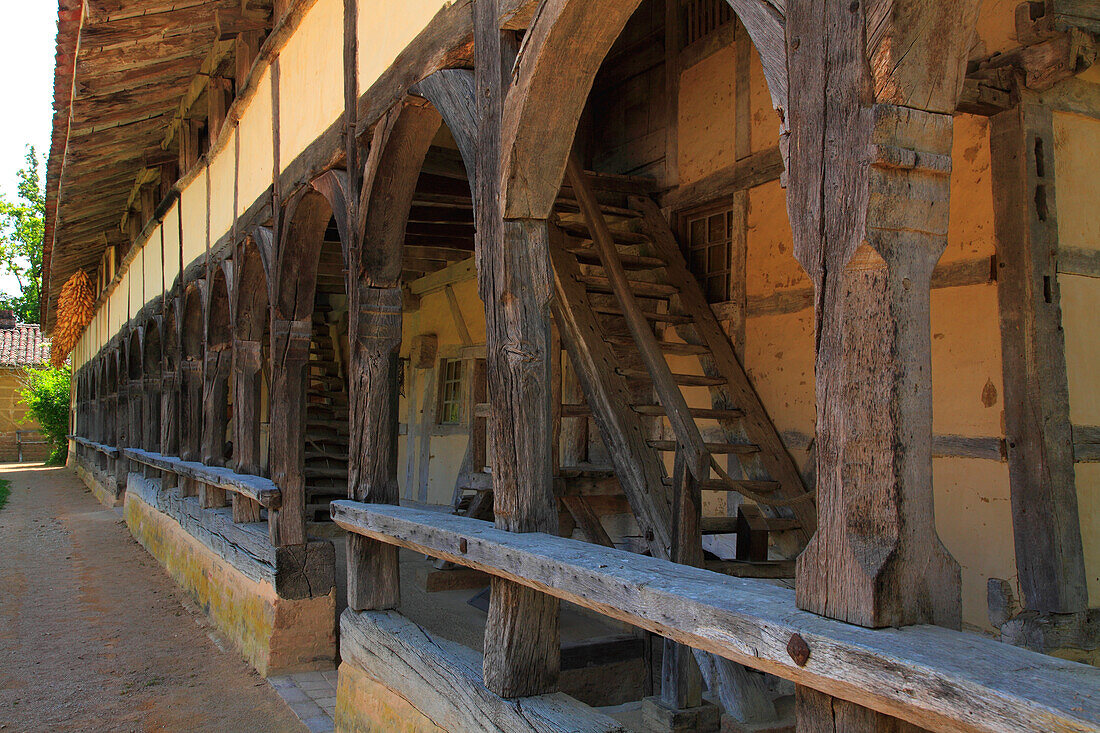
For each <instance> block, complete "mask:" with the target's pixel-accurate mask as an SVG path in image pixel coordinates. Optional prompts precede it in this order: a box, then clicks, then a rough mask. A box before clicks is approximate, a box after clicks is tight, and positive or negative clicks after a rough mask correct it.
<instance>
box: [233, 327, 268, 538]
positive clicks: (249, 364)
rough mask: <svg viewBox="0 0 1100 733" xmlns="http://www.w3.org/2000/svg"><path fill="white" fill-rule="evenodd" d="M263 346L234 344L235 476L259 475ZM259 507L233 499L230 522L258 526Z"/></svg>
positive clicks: (237, 342) (248, 500)
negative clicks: (238, 474)
mask: <svg viewBox="0 0 1100 733" xmlns="http://www.w3.org/2000/svg"><path fill="white" fill-rule="evenodd" d="M263 358H264V350H263V344H262V343H261V342H259V341H244V340H241V339H236V340H234V342H233V375H234V380H233V411H234V414H233V456H234V459H235V461H234V462H235V468H236V471H237V473H241V474H246V475H250V476H259V475H260V455H261V451H260V407H261V405H260V400H261V395H260V388H261V383H262V381H263ZM260 519H261V515H260V505H259V503H257V502H255V501H253V500H252V499H249V498H248V497H245V496H241V495H240V494H234V495H233V521H234V522H259V521H260Z"/></svg>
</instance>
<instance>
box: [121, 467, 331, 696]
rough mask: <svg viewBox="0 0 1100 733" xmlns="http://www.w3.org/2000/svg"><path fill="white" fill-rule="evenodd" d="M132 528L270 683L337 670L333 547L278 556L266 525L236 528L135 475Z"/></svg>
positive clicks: (128, 509) (128, 510)
mask: <svg viewBox="0 0 1100 733" xmlns="http://www.w3.org/2000/svg"><path fill="white" fill-rule="evenodd" d="M127 483H128V485H129V486H128V491H127V492H126V496H125V516H126V524H127V526H129V528H130V532H131V533H132V534H133V535H134V538H135V539H137V541H138V542H140V543H141V544H142V546H144V547H145V549H146V550H148V551H149V553H150V554H151V555H153V557H155V558H156V559H157V561H158V562H159V563H160V564H161V565H163V566H164V568H165V570H167V571H168V574H169V575H170V576H171V577H172V578H173V579H174V580H175V581H176V582H177V583H178V584H179V585H180V586H181V587H182V588H183V589H184V590H186V591H187V593H188V594H189V595H190V596H191V598H192V599H194V601H195V602H196V603H197V604H198V605H199V606H200V607H201V608H202V609H203V610H204V611H205V612H206V615H207V616H208V617H209V618H210V620H211V621H212V622H213V623H214V624H215V625H216V626H217V627H218V629H219V630H221V632H222V633H223V634H225V636H226V637H228V638H229V639H230V641H231V642H232V643H233V644H234V645H235V646H236V647H237V649H238V650H239V651H240V653H241V654H242V655H243V656H244V657H245V659H246V660H247V661H248V662H249V664H251V665H252V666H253V667H255V668H256V670H257V671H258V672H259V673H260V674H262V675H264V676H267V675H274V674H286V673H290V672H300V671H307V670H314V669H331V668H332V666H333V664H334V660H335V657H336V634H335V631H336V628H335V625H336V589H335V583H334V578H335V576H334V572H335V554H334V550H333V546H332V543H330V542H312V543H310V544H309V546H308V547H305V548H274V547H271V546H270V544H267V545H266V547H265V543H266V536H265V534H264V533H265V531H266V525H264V524H261V525H257V526H253V525H234V524H233V523H232V519H231V517H228V516H226V515H227V514H228V513H229V510H227V509H221V510H218V509H205V510H203V509H199V508H198V501H197V499H195V498H194V497H187V498H183V497H180V496H179V495H178V490H177V489H169V490H167V491H161V490H160V482H159V481H157V480H151V479H145V478H143V477H141V476H140V475H139V474H130V477H129V479H128V482H127Z"/></svg>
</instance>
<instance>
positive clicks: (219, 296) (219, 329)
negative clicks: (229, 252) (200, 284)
mask: <svg viewBox="0 0 1100 733" xmlns="http://www.w3.org/2000/svg"><path fill="white" fill-rule="evenodd" d="M232 266H233V263H232V262H231V261H229V260H226V261H224V262H222V263H220V264H218V265H214V266H213V267H212V268H211V273H210V285H209V287H208V288H207V289H206V346H207V349H212V348H224V347H228V346H229V345H230V344H231V343H232V342H233V312H232V308H231V307H230V303H231V301H230V298H229V293H230V288H231V287H232V282H231V281H232V278H233V270H232Z"/></svg>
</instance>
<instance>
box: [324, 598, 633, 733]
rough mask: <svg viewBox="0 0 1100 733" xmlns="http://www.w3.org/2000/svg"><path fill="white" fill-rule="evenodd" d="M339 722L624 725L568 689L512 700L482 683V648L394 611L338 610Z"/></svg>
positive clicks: (406, 730) (417, 730)
mask: <svg viewBox="0 0 1100 733" xmlns="http://www.w3.org/2000/svg"><path fill="white" fill-rule="evenodd" d="M340 658H341V664H340V681H339V684H338V687H337V693H336V730H337V731H343V732H346V733H351V732H353V731H354V732H356V733H366V732H368V731H369V732H371V733H374V732H375V731H377V732H378V733H382V732H383V731H386V732H387V733H389V732H390V731H401V733H436V732H437V731H451V732H452V733H464V732H465V731H469V730H480V731H494V732H499V733H511V731H518V730H532V731H533V730H538V731H542V732H543V733H556V732H557V731H561V733H567V732H568V733H624V732H625V729H624V728H623V727H622V725H621V724H620V723H618V722H617V721H616V720H614V719H612V718H610V717H608V716H606V715H604V714H603V713H601V712H599V711H597V710H595V709H593V708H591V707H589V706H587V705H585V704H584V703H582V702H579V701H578V700H576V699H574V698H572V697H570V696H569V695H566V694H564V693H560V692H558V693H553V694H548V695H539V696H537V697H525V698H520V699H517V700H506V699H504V698H502V697H500V696H498V695H496V694H494V693H493V692H491V691H490V690H488V689H487V688H486V687H485V685H484V684H482V672H481V665H482V656H481V654H480V653H478V652H476V651H474V650H472V649H468V648H467V647H464V646H462V645H461V644H457V643H455V642H452V641H449V640H447V639H443V638H440V637H437V636H435V635H434V634H432V633H431V632H430V631H428V630H427V629H425V628H423V627H421V626H418V625H417V624H415V623H413V622H412V621H410V620H409V619H407V618H405V617H404V616H402V615H401V614H399V613H397V612H396V611H363V612H361V613H356V612H354V611H350V610H348V611H344V614H343V615H342V616H341V617H340Z"/></svg>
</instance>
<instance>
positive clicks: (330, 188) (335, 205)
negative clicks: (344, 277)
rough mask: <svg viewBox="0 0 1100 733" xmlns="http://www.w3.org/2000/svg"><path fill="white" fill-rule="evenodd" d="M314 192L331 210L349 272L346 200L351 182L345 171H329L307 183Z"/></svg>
mask: <svg viewBox="0 0 1100 733" xmlns="http://www.w3.org/2000/svg"><path fill="white" fill-rule="evenodd" d="M309 185H310V186H312V187H313V189H314V190H315V191H317V192H318V193H320V194H321V195H322V196H324V197H325V200H326V201H328V205H329V208H330V209H332V218H333V219H335V220H336V229H337V231H339V232H340V251H341V253H342V254H343V256H344V266H345V267H347V269H348V271H349V272H350V271H351V267H350V265H349V262H350V260H349V259H348V258H349V256H350V249H351V247H352V244H351V242H352V241H353V240H352V236H353V233H352V232H349V231H348V224H349V223H350V222H349V219H348V213H349V212H348V199H349V198H351V196H352V193H351V180H350V177H349V176H348V172H347V171H342V170H338V169H336V168H332V169H329V170H327V171H325V172H324V173H322V174H321V175H319V176H317V177H316V178H314V179H313V180H312V181H310V183H309Z"/></svg>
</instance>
